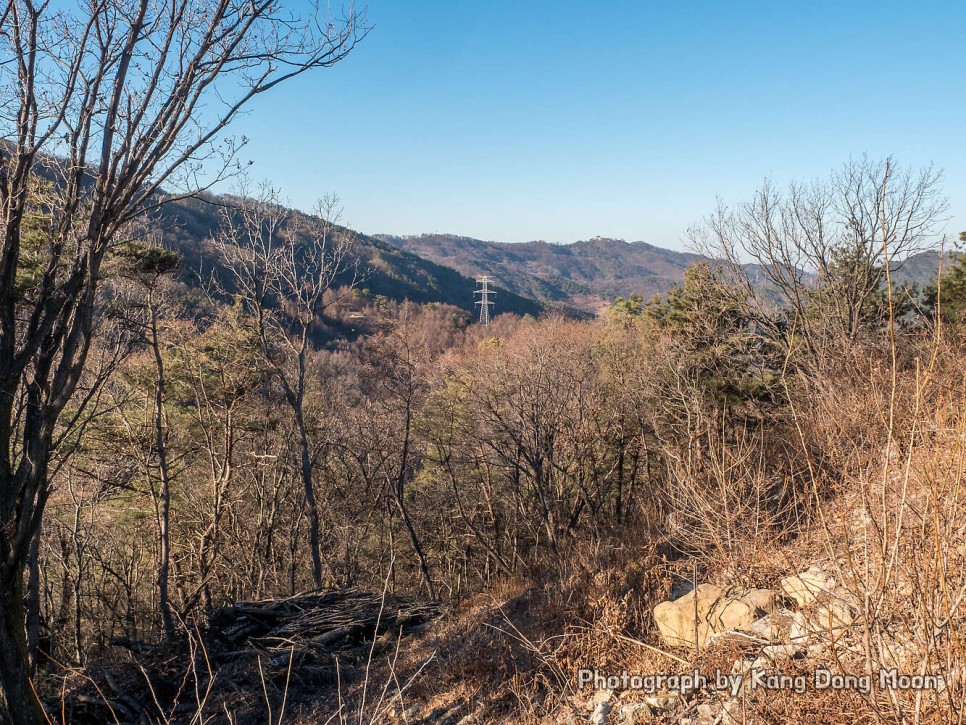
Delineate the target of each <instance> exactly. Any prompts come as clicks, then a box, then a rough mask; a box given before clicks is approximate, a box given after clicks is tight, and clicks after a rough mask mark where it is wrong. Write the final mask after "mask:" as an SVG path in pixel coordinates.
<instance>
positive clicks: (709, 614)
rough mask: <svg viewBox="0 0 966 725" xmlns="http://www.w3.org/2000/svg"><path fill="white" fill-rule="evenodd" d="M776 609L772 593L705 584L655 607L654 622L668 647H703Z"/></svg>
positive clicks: (765, 590)
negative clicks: (713, 637)
mask: <svg viewBox="0 0 966 725" xmlns="http://www.w3.org/2000/svg"><path fill="white" fill-rule="evenodd" d="M774 609H775V592H773V591H771V590H769V589H743V588H740V587H728V588H722V587H719V586H717V585H715V584H707V583H706V584H701V585H700V586H698V587H697V588H696V589H695V590H694V591H692V592H689V593H688V594H685V595H684V596H683V597H679V598H678V599H675V600H673V601H667V602H662V603H661V604H658V605H657V606H656V607H654V621H655V623H656V624H657V628H658V632H659V633H660V635H661V639H662V640H664V642H665V644H668V645H670V646H677V647H693V646H695V636H697V644H698V646H703V645H704V644H705V642H706V641H707V639H708V637H709V636H710V635H711V634H713V633H715V632H723V631H726V630H729V629H744V628H747V627H749V626H750V625H751V624H753V623H754V622H755V621H756V620H758V619H760V618H761V617H762V616H763V615H765V614H768V613H770V612H772V611H774Z"/></svg>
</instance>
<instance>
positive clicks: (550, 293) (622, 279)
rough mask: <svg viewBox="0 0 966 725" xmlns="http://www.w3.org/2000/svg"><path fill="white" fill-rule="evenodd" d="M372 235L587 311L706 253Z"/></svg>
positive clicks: (924, 268) (663, 288) (659, 289)
mask: <svg viewBox="0 0 966 725" xmlns="http://www.w3.org/2000/svg"><path fill="white" fill-rule="evenodd" d="M374 238H375V239H378V240H381V241H383V242H385V243H388V244H390V245H392V246H393V247H395V248H396V249H400V250H404V251H407V252H412V253H413V254H417V255H419V256H420V257H422V258H424V259H426V260H431V261H433V262H436V263H437V264H441V265H445V266H447V267H451V268H453V269H455V270H457V271H458V272H460V273H462V274H464V275H467V276H470V277H475V276H477V275H481V274H487V275H491V276H493V277H494V278H495V279H496V280H497V282H498V283H499V284H500V285H503V286H504V287H506V288H507V289H509V290H511V291H512V292H515V293H516V294H518V295H522V296H525V297H530V298H533V299H535V300H539V301H540V302H541V303H543V304H546V305H565V306H569V307H574V308H577V309H579V310H583V311H585V312H590V313H593V312H597V311H598V310H600V309H601V308H602V307H604V306H605V305H607V304H609V303H610V302H612V301H613V300H614V299H615V298H616V297H629V296H630V295H633V294H639V295H641V296H642V297H643V298H644V299H650V298H651V297H653V296H654V295H656V294H662V293H665V292H667V291H668V290H669V289H671V287H673V286H674V285H676V284H680V283H681V282H682V280H683V279H684V270H685V269H687V268H688V267H689V266H690V265H692V264H694V263H695V262H701V261H711V260H709V259H708V258H707V257H705V256H702V255H700V254H695V253H693V252H679V251H675V250H673V249H665V248H663V247H658V246H655V245H653V244H648V243H647V242H642V241H636V242H627V241H624V240H623V239H610V238H607V237H594V238H593V239H589V240H583V241H577V242H573V243H571V244H554V243H551V242H545V241H533V242H523V243H512V242H491V241H483V240H480V239H474V238H472V237H464V236H458V235H454V234H420V235H412V236H393V235H390V234H377V235H375V236H374ZM938 262H939V255H938V253H936V252H923V253H921V254H917V255H914V256H912V257H910V258H909V259H908V260H906V261H905V262H904V263H903V264H902V267H901V270H900V273H899V274H898V275H897V281H900V282H916V283H919V284H927V283H929V282H930V281H933V280H934V279H935V275H936V270H937V268H938ZM947 264H948V263H947ZM748 271H749V272H752V279H756V280H759V281H760V280H761V279H762V277H761V274H760V270H758V271H757V272H756V271H755V268H754V265H749V266H748Z"/></svg>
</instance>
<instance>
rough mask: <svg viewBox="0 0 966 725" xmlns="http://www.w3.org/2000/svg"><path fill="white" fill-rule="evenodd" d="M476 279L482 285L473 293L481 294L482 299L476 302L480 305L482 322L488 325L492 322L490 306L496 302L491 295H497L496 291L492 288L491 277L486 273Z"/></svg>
mask: <svg viewBox="0 0 966 725" xmlns="http://www.w3.org/2000/svg"><path fill="white" fill-rule="evenodd" d="M476 281H477V282H478V283H479V284H480V285H481V287H480V289H478V290H476V291H475V292H474V293H473V294H477V295H480V299H478V300H477V301H476V304H478V305H479V306H480V324H481V325H483V326H484V327H486V326H487V325H489V324H490V307H492V306H493V304H494V302H493V301H492V300H491V299H490V297H496V292H494V291H493V290H491V289H490V278H489V277H487V276H486V275H483V276H482V277H477V278H476Z"/></svg>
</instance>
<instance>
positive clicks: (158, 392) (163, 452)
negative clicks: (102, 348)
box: [149, 289, 175, 642]
mask: <svg viewBox="0 0 966 725" xmlns="http://www.w3.org/2000/svg"><path fill="white" fill-rule="evenodd" d="M150 294H151V296H150V297H149V305H150V308H151V349H152V351H153V353H154V364H155V371H156V379H155V385H154V441H155V446H156V448H157V451H158V473H159V476H160V478H161V502H160V504H161V505H160V511H159V514H158V548H159V552H158V557H159V559H160V561H159V562H158V604H159V605H160V607H161V625H162V627H163V628H164V637H165V639H166V640H168V641H169V642H170V641H171V640H173V639H174V637H175V628H174V617H173V616H172V614H171V595H170V593H169V586H168V582H169V579H170V569H171V476H170V474H169V471H168V448H167V441H166V440H165V437H164V394H165V377H164V358H163V357H162V356H161V341H160V339H159V338H158V308H157V304H156V303H155V300H154V290H153V289H152V290H151V293H150Z"/></svg>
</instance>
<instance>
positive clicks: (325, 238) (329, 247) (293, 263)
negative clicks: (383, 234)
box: [216, 187, 356, 587]
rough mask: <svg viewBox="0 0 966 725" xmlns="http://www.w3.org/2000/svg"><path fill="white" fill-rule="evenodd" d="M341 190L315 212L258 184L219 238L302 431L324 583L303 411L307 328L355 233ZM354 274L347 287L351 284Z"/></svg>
mask: <svg viewBox="0 0 966 725" xmlns="http://www.w3.org/2000/svg"><path fill="white" fill-rule="evenodd" d="M340 215H341V209H340V208H339V201H338V198H337V197H335V196H331V195H330V196H326V197H324V198H323V199H322V200H321V201H319V203H318V205H317V207H316V215H315V217H314V218H312V219H309V220H306V219H304V218H301V217H295V216H294V215H293V214H292V213H291V212H289V211H288V210H287V209H285V208H284V207H283V206H281V205H280V204H279V202H278V193H277V192H276V191H275V190H274V189H271V188H268V187H263V188H262V189H261V192H260V194H259V196H258V197H255V198H253V197H246V196H243V197H241V198H240V199H239V200H238V202H237V205H236V206H235V207H234V208H231V209H228V210H226V211H225V214H224V219H223V224H222V229H221V232H220V234H219V236H218V239H216V246H217V248H218V250H219V252H220V253H221V256H222V259H223V260H224V262H225V265H226V267H227V268H228V270H229V273H230V276H231V284H232V285H233V288H234V289H233V291H234V293H235V295H236V296H237V297H238V298H239V299H240V300H241V301H242V304H243V306H244V308H245V311H246V312H247V313H248V315H249V320H250V323H251V325H252V326H253V328H254V332H255V334H256V335H257V336H258V338H259V339H260V341H261V346H262V352H263V354H264V356H265V360H266V361H267V362H268V364H269V365H270V367H271V368H272V370H273V371H274V373H275V377H276V379H277V380H278V382H279V383H280V385H281V387H282V391H283V393H284V396H285V401H286V403H287V404H288V406H289V408H290V409H291V411H292V416H293V418H294V422H295V427H296V430H297V431H298V436H299V463H300V471H299V472H300V476H301V479H302V486H303V488H304V492H305V505H306V513H307V515H308V519H309V547H310V550H311V554H312V579H313V582H314V583H315V586H316V587H320V586H322V581H323V580H322V546H321V541H320V538H321V537H320V524H319V518H320V517H319V511H318V505H317V503H316V495H315V486H314V483H313V473H312V465H313V455H312V450H311V449H312V446H311V442H310V430H309V428H310V425H309V421H308V420H307V417H306V390H307V384H308V380H307V376H306V373H307V365H308V361H309V354H310V352H311V351H312V332H313V330H314V329H315V328H316V325H317V322H318V321H319V320H320V318H321V315H322V314H323V312H324V310H325V307H326V306H327V305H328V304H329V303H330V301H331V298H330V297H328V296H327V295H326V292H328V291H329V290H330V288H331V287H332V286H333V283H334V282H335V281H336V279H337V278H338V277H339V276H340V275H342V274H343V273H345V272H347V271H350V270H349V266H350V265H349V250H350V248H351V244H352V235H351V234H350V233H349V232H348V231H347V230H344V229H341V228H340V227H338V225H337V221H338V219H339V217H340ZM355 283H356V279H355V275H354V274H352V279H350V280H349V284H348V285H347V286H346V287H345V288H344V289H345V292H346V293H348V291H350V290H351V289H352V287H353V286H354V285H355Z"/></svg>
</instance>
